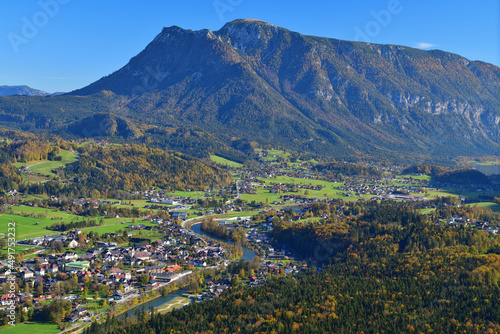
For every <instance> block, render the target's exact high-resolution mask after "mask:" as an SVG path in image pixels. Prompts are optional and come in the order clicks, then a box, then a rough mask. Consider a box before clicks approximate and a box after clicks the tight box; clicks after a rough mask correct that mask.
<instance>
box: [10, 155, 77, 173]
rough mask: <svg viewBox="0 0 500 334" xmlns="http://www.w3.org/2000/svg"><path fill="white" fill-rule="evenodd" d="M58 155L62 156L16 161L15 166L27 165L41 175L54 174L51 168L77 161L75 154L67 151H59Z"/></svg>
mask: <svg viewBox="0 0 500 334" xmlns="http://www.w3.org/2000/svg"><path fill="white" fill-rule="evenodd" d="M59 156H60V157H61V158H62V160H61V161H50V160H40V161H32V162H26V163H19V162H18V163H16V164H15V166H16V167H18V168H19V167H22V166H24V167H29V168H30V169H31V170H32V171H33V172H38V173H40V174H43V175H47V176H50V175H54V173H52V170H53V169H55V168H59V167H63V166H66V165H67V164H70V163H72V162H75V161H77V160H78V159H77V157H76V154H74V153H72V152H69V151H62V152H61V153H59Z"/></svg>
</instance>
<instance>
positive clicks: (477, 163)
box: [469, 160, 500, 166]
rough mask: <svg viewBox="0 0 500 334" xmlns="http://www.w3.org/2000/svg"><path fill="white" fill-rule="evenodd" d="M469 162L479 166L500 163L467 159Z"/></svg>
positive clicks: (497, 162)
mask: <svg viewBox="0 0 500 334" xmlns="http://www.w3.org/2000/svg"><path fill="white" fill-rule="evenodd" d="M469 163H470V164H472V165H479V166H494V165H500V161H498V160H497V161H484V162H479V161H469Z"/></svg>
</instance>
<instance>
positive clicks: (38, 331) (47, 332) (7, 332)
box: [0, 322, 59, 334]
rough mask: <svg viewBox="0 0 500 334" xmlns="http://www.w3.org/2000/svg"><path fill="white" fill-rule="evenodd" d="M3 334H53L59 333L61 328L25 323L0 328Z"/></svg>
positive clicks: (51, 325)
mask: <svg viewBox="0 0 500 334" xmlns="http://www.w3.org/2000/svg"><path fill="white" fill-rule="evenodd" d="M0 333H2V334H27V333H29V334H52V333H54V334H55V333H59V328H58V326H57V325H54V324H44V323H36V322H29V323H28V322H24V323H20V324H16V325H15V326H11V325H7V326H4V327H0Z"/></svg>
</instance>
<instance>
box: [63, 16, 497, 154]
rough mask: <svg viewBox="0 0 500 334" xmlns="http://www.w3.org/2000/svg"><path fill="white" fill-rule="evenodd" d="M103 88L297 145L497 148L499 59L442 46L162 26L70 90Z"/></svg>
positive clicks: (213, 126)
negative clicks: (122, 60)
mask: <svg viewBox="0 0 500 334" xmlns="http://www.w3.org/2000/svg"><path fill="white" fill-rule="evenodd" d="M101 90H109V91H112V92H114V93H116V94H119V95H124V96H128V97H130V98H131V100H130V102H129V103H128V104H127V107H128V108H129V110H130V112H131V113H130V114H129V115H128V117H132V118H133V117H140V118H141V119H142V120H148V122H151V123H161V124H179V123H182V124H184V125H185V124H197V125H199V126H201V127H203V128H204V129H206V130H208V131H217V132H221V131H223V132H224V133H227V134H228V135H229V134H230V135H232V136H238V137H245V138H249V139H252V140H256V141H259V142H263V143H273V142H275V143H276V142H277V143H280V144H282V145H284V146H288V147H291V148H296V149H305V150H316V151H317V150H320V151H322V152H328V151H330V152H334V153H336V154H342V155H356V154H357V155H363V154H368V155H381V154H382V155H384V154H391V152H392V153H393V152H398V153H397V154H400V153H403V154H405V153H406V154H410V155H415V154H417V155H418V154H431V155H440V154H446V155H448V156H456V155H476V154H497V153H498V152H499V145H498V144H499V140H500V136H499V125H498V123H499V121H500V69H499V68H498V67H495V66H493V65H491V64H487V63H483V62H477V61H469V60H467V59H465V58H463V57H461V56H458V55H455V54H451V53H447V52H443V51H438V50H433V51H423V50H419V49H413V48H409V47H403V46H394V45H377V44H369V43H361V42H348V41H341V40H336V39H328V38H320V37H314V36H304V35H301V34H299V33H296V32H292V31H289V30H286V29H283V28H279V27H276V26H274V25H271V24H269V23H266V22H262V21H257V20H236V21H233V22H230V23H228V24H226V25H225V26H224V27H223V28H222V29H220V30H219V31H215V32H212V31H210V30H200V31H191V30H184V29H181V28H179V27H176V26H174V27H170V28H164V29H163V31H162V32H161V33H160V34H159V35H158V36H157V37H156V38H155V39H154V40H153V41H152V42H151V43H150V44H149V45H148V46H147V47H146V48H145V50H144V51H142V52H141V53H139V54H138V55H137V56H136V57H134V58H132V59H131V60H130V62H129V63H128V64H127V65H125V66H124V67H123V68H121V69H120V70H118V71H117V72H115V73H113V74H111V75H109V76H106V77H104V78H102V79H100V80H98V81H97V82H95V83H93V84H91V85H89V86H87V87H84V88H82V89H80V90H77V91H75V92H73V93H72V94H75V95H89V94H95V93H97V92H99V91H101ZM408 152H410V153H408Z"/></svg>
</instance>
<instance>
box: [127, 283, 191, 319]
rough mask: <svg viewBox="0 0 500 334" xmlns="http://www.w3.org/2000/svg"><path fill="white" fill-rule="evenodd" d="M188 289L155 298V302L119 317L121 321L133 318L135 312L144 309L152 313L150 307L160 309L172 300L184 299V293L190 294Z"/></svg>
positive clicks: (147, 303) (133, 309)
mask: <svg viewBox="0 0 500 334" xmlns="http://www.w3.org/2000/svg"><path fill="white" fill-rule="evenodd" d="M188 289H189V288H188V287H185V288H182V289H179V290H175V291H172V292H170V293H169V294H167V295H166V296H160V297H158V298H155V299H153V300H150V301H148V302H146V303H144V304H141V305H138V306H136V307H134V308H131V309H130V310H128V311H127V312H124V313H122V314H120V315H119V316H118V318H119V319H123V318H125V317H129V316H132V315H135V311H136V310H142V308H143V307H144V308H146V311H148V312H149V311H150V310H149V309H150V307H151V306H154V307H155V308H158V307H161V306H163V305H165V304H166V303H168V302H171V301H172V300H174V299H175V298H177V297H182V295H183V294H184V293H187V292H188ZM156 293H160V291H158V290H157V291H156Z"/></svg>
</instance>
